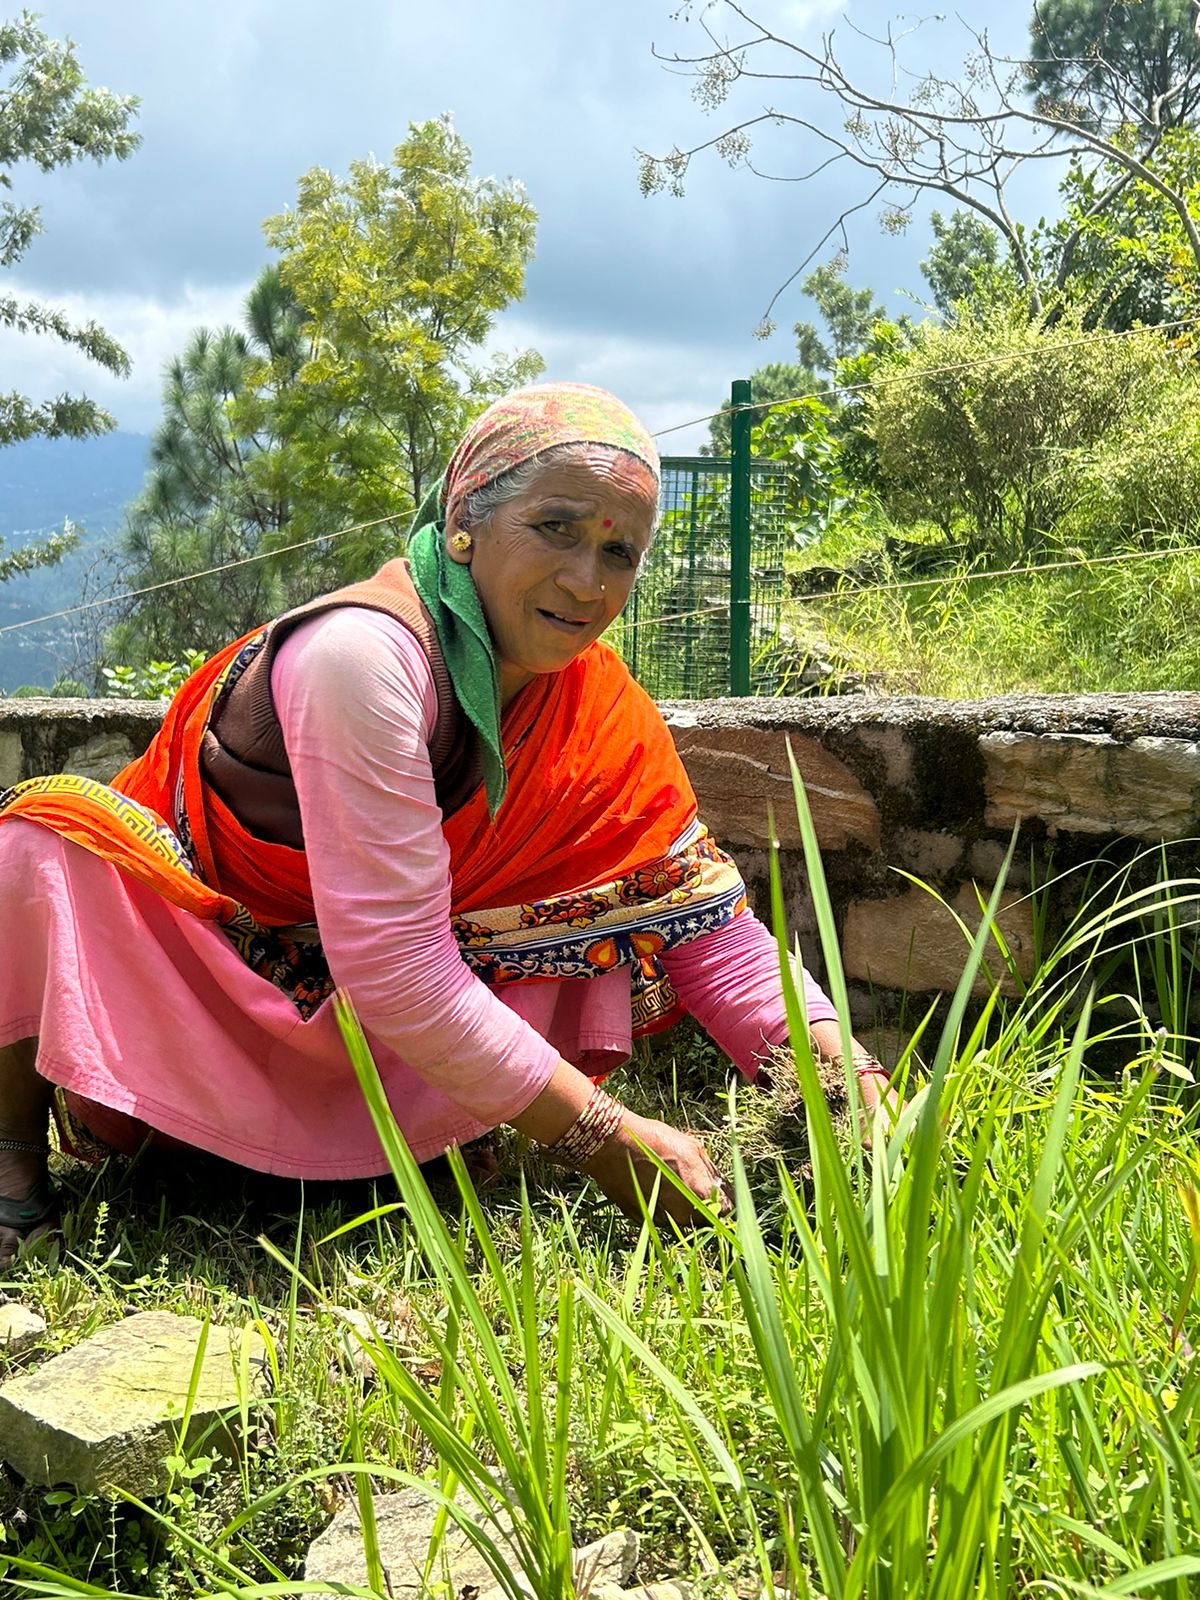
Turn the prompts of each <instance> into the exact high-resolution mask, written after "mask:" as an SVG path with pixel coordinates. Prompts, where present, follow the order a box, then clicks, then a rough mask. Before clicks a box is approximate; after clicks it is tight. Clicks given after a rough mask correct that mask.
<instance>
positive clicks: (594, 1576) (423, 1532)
mask: <svg viewBox="0 0 1200 1600" xmlns="http://www.w3.org/2000/svg"><path fill="white" fill-rule="evenodd" d="M372 1504H373V1507H374V1512H375V1527H376V1533H377V1535H378V1539H379V1558H380V1561H381V1563H382V1565H383V1569H384V1575H385V1577H386V1580H387V1583H388V1585H390V1589H391V1593H392V1594H393V1596H394V1597H395V1600H418V1597H420V1600H425V1597H426V1596H428V1595H431V1594H444V1595H445V1596H446V1597H447V1600H450V1597H452V1596H454V1597H457V1596H459V1595H462V1594H464V1593H470V1592H471V1591H472V1590H474V1591H475V1592H476V1593H477V1595H478V1596H479V1600H492V1595H493V1594H496V1595H498V1594H500V1593H501V1592H502V1591H501V1590H499V1589H498V1588H497V1586H496V1579H495V1575H494V1573H493V1572H492V1570H491V1568H490V1567H489V1566H488V1565H487V1563H486V1562H485V1561H484V1559H483V1557H482V1556H481V1555H480V1554H479V1552H478V1551H477V1550H476V1548H475V1546H474V1545H473V1544H472V1543H471V1541H470V1540H469V1539H468V1538H467V1536H466V1534H465V1533H463V1532H462V1530H461V1529H460V1528H459V1527H458V1526H457V1525H456V1524H455V1523H453V1522H451V1523H450V1524H449V1525H448V1526H447V1528H446V1532H445V1536H444V1538H443V1539H442V1543H441V1547H440V1549H439V1551H438V1555H437V1559H436V1561H435V1563H434V1567H433V1569H432V1571H431V1572H430V1575H429V1580H428V1582H425V1581H424V1578H423V1574H424V1572H425V1567H426V1563H427V1562H428V1559H429V1544H430V1541H431V1539H432V1538H433V1530H434V1523H435V1521H436V1519H437V1514H438V1507H437V1506H436V1505H435V1504H434V1502H433V1501H432V1500H431V1499H430V1498H429V1496H428V1495H426V1494H424V1493H422V1491H421V1490H420V1489H402V1490H400V1491H399V1493H396V1494H377V1495H374V1496H373V1497H372ZM471 1515H472V1516H477V1515H478V1513H477V1511H476V1508H475V1507H474V1505H472V1506H471ZM500 1523H501V1531H500V1532H497V1530H496V1528H495V1526H494V1525H488V1533H489V1534H490V1535H491V1537H492V1538H493V1539H494V1540H495V1541H496V1544H497V1546H498V1548H499V1549H500V1551H501V1553H502V1554H504V1555H505V1556H506V1557H511V1571H512V1572H514V1573H519V1571H520V1563H519V1560H518V1557H517V1553H516V1550H515V1548H514V1547H513V1545H512V1543H511V1540H510V1538H509V1535H510V1534H511V1526H512V1525H511V1523H510V1522H509V1521H508V1519H507V1517H506V1516H504V1515H503V1513H502V1514H501V1517H500ZM637 1558H638V1538H637V1535H636V1534H635V1533H634V1532H633V1531H632V1530H631V1529H629V1528H620V1529H618V1530H617V1531H616V1532H614V1533H610V1534H607V1535H606V1536H605V1537H604V1538H603V1539H598V1540H596V1542H595V1543H594V1544H590V1545H587V1546H585V1547H584V1548H583V1549H581V1550H576V1551H575V1555H574V1560H575V1575H576V1584H577V1586H578V1588H579V1592H580V1593H581V1594H583V1593H585V1592H586V1590H587V1588H590V1589H591V1590H592V1591H594V1592H595V1591H601V1590H605V1589H617V1588H619V1587H620V1585H621V1584H623V1583H624V1582H626V1581H627V1579H628V1578H629V1577H630V1576H631V1574H632V1573H633V1570H634V1568H635V1567H636V1565H637ZM304 1577H305V1579H306V1581H307V1582H309V1583H330V1584H333V1583H343V1584H346V1583H356V1584H363V1585H365V1584H366V1582H367V1558H366V1555H365V1553H364V1551H363V1538H362V1524H361V1522H360V1521H359V1515H358V1505H357V1503H356V1502H351V1503H349V1504H347V1505H345V1506H343V1507H342V1509H341V1510H340V1511H339V1512H338V1513H337V1515H336V1516H335V1517H334V1519H333V1521H332V1522H331V1523H330V1524H329V1526H328V1527H327V1528H326V1529H325V1531H324V1533H322V1534H320V1535H318V1537H317V1538H316V1539H315V1540H314V1541H313V1543H312V1545H311V1546H310V1547H309V1551H308V1556H307V1558H306V1559H305V1563H304ZM585 1586H586V1587H585ZM335 1593H336V1591H335V1590H333V1589H330V1590H328V1591H325V1594H327V1595H328V1596H329V1597H330V1600H332V1596H333V1595H334V1594H335ZM321 1600H325V1595H324V1594H323V1595H322V1597H321Z"/></svg>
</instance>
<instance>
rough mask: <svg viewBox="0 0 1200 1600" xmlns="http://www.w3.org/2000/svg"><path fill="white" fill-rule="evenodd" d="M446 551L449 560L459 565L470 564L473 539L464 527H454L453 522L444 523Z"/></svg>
mask: <svg viewBox="0 0 1200 1600" xmlns="http://www.w3.org/2000/svg"><path fill="white" fill-rule="evenodd" d="M445 538H446V553H447V555H448V556H449V557H450V559H451V561H456V562H457V563H458V565H459V566H460V567H469V566H470V565H471V552H472V551H473V550H474V548H475V541H474V539H472V537H471V535H470V534H469V533H468V532H467V530H466V529H465V528H456V527H455V526H454V524H453V523H448V524H447V525H446V534H445Z"/></svg>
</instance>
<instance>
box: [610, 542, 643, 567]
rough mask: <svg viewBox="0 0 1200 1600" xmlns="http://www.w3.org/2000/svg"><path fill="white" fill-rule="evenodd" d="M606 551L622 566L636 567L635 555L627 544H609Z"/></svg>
mask: <svg viewBox="0 0 1200 1600" xmlns="http://www.w3.org/2000/svg"><path fill="white" fill-rule="evenodd" d="M608 553H609V555H610V556H611V557H612V558H613V560H614V561H616V562H619V564H620V565H621V566H623V567H636V566H637V557H636V556H635V555H634V553H633V551H632V550H631V549H630V548H629V546H628V545H627V544H610V545H609V547H608Z"/></svg>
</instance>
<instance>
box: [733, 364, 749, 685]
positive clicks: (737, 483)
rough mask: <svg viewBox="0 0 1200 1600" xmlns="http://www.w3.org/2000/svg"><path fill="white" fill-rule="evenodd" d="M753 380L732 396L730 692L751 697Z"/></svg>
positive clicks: (739, 384)
mask: <svg viewBox="0 0 1200 1600" xmlns="http://www.w3.org/2000/svg"><path fill="white" fill-rule="evenodd" d="M750 399H751V396H750V380H749V378H735V379H734V382H733V387H732V389H731V390H730V394H729V403H730V406H731V407H732V415H731V417H730V419H729V425H730V438H729V692H730V694H742V695H744V694H749V693H750V424H751V415H752V414H751V411H750Z"/></svg>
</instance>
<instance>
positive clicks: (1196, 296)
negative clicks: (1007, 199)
mask: <svg viewBox="0 0 1200 1600" xmlns="http://www.w3.org/2000/svg"><path fill="white" fill-rule="evenodd" d="M1145 166H1146V170H1147V173H1148V175H1149V176H1148V177H1147V178H1146V179H1140V178H1139V179H1133V180H1128V181H1122V180H1123V179H1124V177H1125V175H1124V174H1123V173H1122V171H1121V169H1119V168H1115V167H1114V166H1112V165H1111V164H1109V165H1108V166H1106V167H1105V168H1103V169H1101V170H1100V171H1098V172H1097V171H1089V170H1087V169H1085V168H1084V167H1082V166H1081V165H1079V164H1078V163H1075V164H1073V165H1072V167H1071V170H1070V172H1069V173H1068V175H1067V178H1066V180H1065V181H1064V183H1063V187H1062V193H1063V197H1064V201H1065V215H1064V218H1063V220H1062V221H1061V222H1060V223H1058V224H1056V225H1055V227H1054V228H1053V229H1052V230H1051V234H1052V239H1053V243H1052V248H1051V251H1050V254H1051V256H1052V257H1053V258H1055V259H1057V260H1058V261H1059V262H1060V263H1061V270H1060V271H1059V275H1058V276H1059V281H1060V282H1061V283H1069V284H1070V285H1071V289H1072V294H1073V296H1074V297H1075V298H1077V299H1084V298H1085V299H1087V300H1089V301H1090V302H1091V305H1092V308H1093V309H1092V312H1091V317H1092V320H1093V321H1095V322H1096V323H1098V324H1101V323H1102V324H1103V325H1104V326H1106V327H1109V328H1115V329H1125V328H1131V327H1133V326H1134V325H1135V324H1137V323H1140V324H1142V325H1145V326H1152V325H1156V324H1158V323H1163V322H1172V321H1177V320H1179V319H1180V318H1185V317H1188V316H1194V315H1196V313H1197V312H1200V267H1198V265H1197V262H1196V258H1195V256H1194V255H1193V253H1192V250H1191V247H1190V244H1189V241H1188V239H1187V237H1186V235H1185V232H1184V228H1183V224H1182V222H1181V219H1180V216H1179V213H1178V211H1177V209H1176V208H1175V206H1174V205H1172V204H1170V203H1169V202H1168V201H1167V200H1165V199H1164V196H1163V193H1162V190H1161V189H1160V188H1158V187H1156V186H1155V183H1154V182H1152V181H1151V180H1152V179H1155V180H1161V181H1162V182H1163V183H1165V184H1166V186H1167V187H1168V188H1169V189H1171V190H1173V191H1177V192H1178V193H1180V194H1181V195H1183V197H1184V198H1185V200H1186V203H1187V206H1188V209H1189V210H1190V211H1191V212H1192V214H1193V215H1195V216H1196V217H1200V131H1198V130H1196V129H1194V128H1182V127H1177V128H1172V129H1170V130H1169V131H1168V132H1166V133H1164V134H1163V136H1162V139H1161V140H1160V141H1159V143H1158V145H1157V146H1156V148H1155V149H1154V150H1153V151H1152V152H1151V153H1149V154H1148V155H1147V156H1146V158H1145ZM1113 186H1118V188H1119V192H1118V193H1116V194H1115V195H1114V196H1113V197H1112V199H1111V200H1110V201H1109V202H1108V203H1106V204H1098V197H1099V196H1100V195H1102V194H1104V193H1105V192H1106V191H1108V190H1110V189H1111V188H1112V187H1113Z"/></svg>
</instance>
